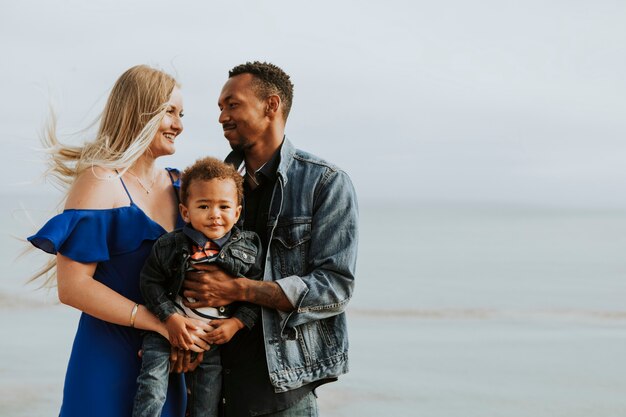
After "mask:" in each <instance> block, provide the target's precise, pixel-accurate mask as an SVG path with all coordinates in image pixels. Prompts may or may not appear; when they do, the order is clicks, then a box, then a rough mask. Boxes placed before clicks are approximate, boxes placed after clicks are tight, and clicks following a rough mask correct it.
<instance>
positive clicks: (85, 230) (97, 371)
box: [28, 168, 186, 417]
mask: <svg viewBox="0 0 626 417" xmlns="http://www.w3.org/2000/svg"><path fill="white" fill-rule="evenodd" d="M168 172H169V174H170V178H172V184H173V186H174V188H175V189H176V188H178V187H179V185H180V184H179V181H178V179H176V180H175V179H174V176H173V175H172V174H173V173H175V174H176V175H175V177H176V178H178V176H179V175H178V171H176V170H173V169H169V168H168ZM120 180H121V179H120ZM122 185H123V186H124V189H125V190H126V193H127V194H128V197H129V199H130V205H129V206H126V207H118V208H113V209H102V210H88V209H68V210H65V211H63V212H62V213H61V214H59V215H57V216H55V217H53V218H52V219H50V220H49V221H48V222H47V223H46V224H45V225H44V226H43V227H42V228H41V230H39V232H37V233H36V234H35V235H33V236H31V237H29V238H28V240H29V241H30V242H31V243H32V244H33V245H35V246H36V247H38V248H40V249H42V250H44V251H46V252H48V253H51V254H56V253H57V252H58V253H61V254H63V255H64V256H67V257H68V258H70V259H73V260H75V261H78V262H84V263H91V262H97V263H98V265H97V267H96V272H95V274H94V279H96V280H97V281H100V282H101V283H103V284H104V285H106V286H107V287H109V288H111V289H113V290H114V291H116V292H118V293H120V294H121V295H123V296H124V297H127V298H129V299H130V300H133V301H135V302H137V303H140V304H143V303H144V301H143V298H142V296H141V293H140V291H139V273H140V271H141V268H142V267H143V264H144V261H145V260H146V258H147V257H148V255H149V254H150V250H151V249H152V245H153V244H154V242H155V240H156V239H158V238H159V237H160V236H161V235H162V234H164V233H165V232H166V230H165V229H163V227H161V226H160V225H159V224H158V223H156V222H155V221H154V220H152V219H151V218H149V217H148V216H147V215H146V214H145V213H144V212H143V211H142V210H141V209H140V208H139V207H138V206H137V205H135V203H134V202H133V200H132V197H131V196H130V193H128V190H127V189H126V186H125V185H124V182H123V181H122ZM173 192H174V191H173ZM176 194H177V197H178V193H176ZM182 226H183V220H182V219H181V218H180V216H179V218H178V221H177V225H176V227H182ZM129 316H130V311H129ZM140 348H141V331H140V330H137V329H134V328H130V327H126V326H119V325H116V324H112V323H109V322H106V321H102V320H100V319H97V318H95V317H92V316H90V315H89V314H86V313H82V314H81V316H80V321H79V323H78V329H77V331H76V336H75V338H74V345H73V347H72V352H71V355H70V360H69V364H68V366H67V373H66V376H65V386H64V388H63V403H62V405H61V411H60V414H59V415H60V416H61V417H79V416H80V417H84V416H92V417H130V416H131V415H132V409H133V399H134V397H135V392H136V390H137V376H138V375H139V370H140V367H141V359H140V358H139V357H138V356H137V352H138V351H139V349H140ZM185 403H186V394H185V383H184V380H183V375H182V374H172V375H171V376H170V381H169V391H168V395H167V401H166V403H165V406H164V408H163V414H162V416H164V417H165V416H167V417H182V416H183V415H184V412H185V405H186V404H185Z"/></svg>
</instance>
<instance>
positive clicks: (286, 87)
mask: <svg viewBox="0 0 626 417" xmlns="http://www.w3.org/2000/svg"><path fill="white" fill-rule="evenodd" d="M240 74H252V75H253V76H254V80H255V82H254V86H255V89H256V93H257V96H258V97H259V98H260V99H261V100H265V99H266V98H267V97H269V96H270V95H272V94H277V95H278V97H280V100H281V101H282V102H283V116H284V117H285V120H287V116H289V111H290V110H291V103H292V101H293V83H292V82H291V79H290V78H289V75H287V73H286V72H285V71H283V70H282V69H281V68H279V67H277V66H276V65H274V64H270V63H269V62H259V61H254V62H246V63H245V64H241V65H237V66H236V67H234V68H233V69H231V70H230V71H228V78H232V77H234V76H235V75H240Z"/></svg>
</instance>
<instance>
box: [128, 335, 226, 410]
mask: <svg viewBox="0 0 626 417" xmlns="http://www.w3.org/2000/svg"><path fill="white" fill-rule="evenodd" d="M142 349H143V356H142V362H141V371H140V372H139V377H137V394H136V395H135V404H134V405H133V417H159V416H160V415H161V410H162V409H163V404H164V403H165V397H166V394H167V383H168V381H169V372H170V351H171V347H170V342H169V341H168V340H167V339H165V338H164V337H163V336H161V335H160V334H158V333H154V332H147V333H146V334H145V335H144V337H143V347H142ZM185 382H186V383H187V392H188V394H189V395H188V397H187V409H188V410H189V411H190V413H191V417H216V416H217V407H218V403H219V399H220V394H221V391H222V365H221V361H220V354H219V351H218V349H216V347H215V346H212V347H211V350H209V351H207V352H204V358H203V359H202V362H201V363H200V365H198V367H197V368H196V369H195V370H194V371H192V372H187V373H186V374H185Z"/></svg>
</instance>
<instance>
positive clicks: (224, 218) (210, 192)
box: [180, 178, 241, 239]
mask: <svg viewBox="0 0 626 417" xmlns="http://www.w3.org/2000/svg"><path fill="white" fill-rule="evenodd" d="M180 214H181V216H182V218H183V220H185V221H186V222H187V223H191V225H192V226H193V228H194V229H196V230H197V231H199V232H202V234H204V235H205V236H206V237H208V238H210V239H219V238H220V237H222V236H224V235H225V234H226V233H228V232H229V231H230V229H232V228H233V226H234V225H235V223H236V222H237V220H238V219H239V215H240V214H241V206H240V205H239V204H237V187H236V186H235V181H233V180H232V179H230V178H228V179H218V178H214V179H212V180H208V181H206V180H192V182H191V184H189V188H188V190H187V201H185V202H184V203H181V204H180Z"/></svg>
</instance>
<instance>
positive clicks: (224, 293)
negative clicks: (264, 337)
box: [183, 264, 240, 308]
mask: <svg viewBox="0 0 626 417" xmlns="http://www.w3.org/2000/svg"><path fill="white" fill-rule="evenodd" d="M194 267H195V268H196V270H195V271H189V272H187V274H186V276H185V281H184V282H183V288H184V291H183V295H184V296H185V297H184V298H185V299H184V300H183V302H184V303H185V305H186V306H187V307H190V308H200V307H220V306H224V305H227V304H230V303H232V302H233V301H239V300H240V298H239V293H240V291H239V286H238V285H237V279H235V277H233V276H231V275H228V274H227V273H225V272H224V271H223V270H222V269H221V268H220V267H218V266H216V265H206V264H200V265H195V266H194ZM186 298H193V299H194V300H196V301H195V302H190V301H188V300H186Z"/></svg>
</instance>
